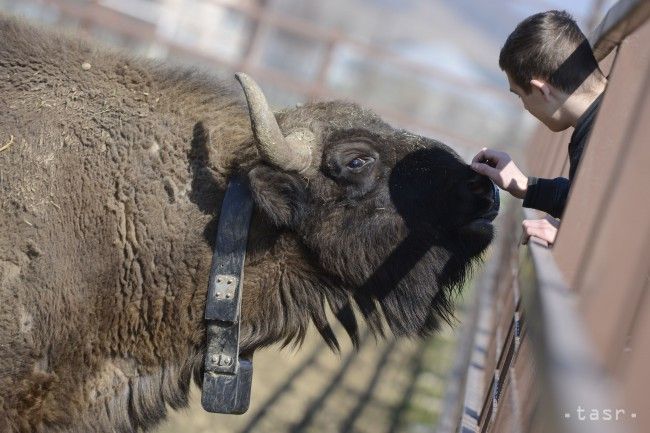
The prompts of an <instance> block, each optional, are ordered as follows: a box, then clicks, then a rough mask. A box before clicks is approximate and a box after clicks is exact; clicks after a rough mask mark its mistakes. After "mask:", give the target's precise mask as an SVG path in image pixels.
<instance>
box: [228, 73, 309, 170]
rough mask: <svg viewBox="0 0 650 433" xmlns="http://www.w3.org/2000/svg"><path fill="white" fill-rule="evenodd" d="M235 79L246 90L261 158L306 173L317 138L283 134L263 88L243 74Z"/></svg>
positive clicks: (284, 168)
mask: <svg viewBox="0 0 650 433" xmlns="http://www.w3.org/2000/svg"><path fill="white" fill-rule="evenodd" d="M235 77H236V78H237V81H239V84H241V86H242V88H243V89H244V94H245V95H246V102H247V103H248V111H249V112H250V118H251V124H252V126H253V135H254V136H255V140H256V141H257V150H258V151H259V152H260V155H261V156H262V158H263V159H264V160H266V161H267V162H269V163H271V164H273V165H275V166H277V167H279V168H281V169H283V170H286V171H297V172H303V171H305V170H306V169H307V168H308V167H309V166H310V165H311V146H310V142H311V141H313V139H314V137H313V133H311V131H308V130H300V131H296V132H293V133H291V134H289V135H288V136H287V137H285V136H284V135H282V131H280V126H279V125H278V122H277V120H276V119H275V116H274V115H273V112H272V111H271V109H270V108H269V105H268V103H267V102H266V98H265V97H264V94H263V93H262V89H260V87H259V86H258V85H257V83H255V81H253V79H252V78H251V77H249V76H248V75H246V74H244V73H243V72H239V73H237V74H235Z"/></svg>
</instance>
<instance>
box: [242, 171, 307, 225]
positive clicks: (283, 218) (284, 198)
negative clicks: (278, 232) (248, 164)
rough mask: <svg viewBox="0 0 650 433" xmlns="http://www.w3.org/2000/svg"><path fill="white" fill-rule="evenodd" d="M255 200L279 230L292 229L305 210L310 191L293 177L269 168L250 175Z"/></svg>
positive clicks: (252, 172)
mask: <svg viewBox="0 0 650 433" xmlns="http://www.w3.org/2000/svg"><path fill="white" fill-rule="evenodd" d="M248 179H249V182H250V187H251V192H252V195H253V201H254V202H255V205H256V206H257V207H258V209H259V210H260V211H261V212H262V213H263V214H265V215H266V216H267V217H268V218H269V219H270V220H271V221H272V222H273V223H274V224H275V225H276V226H278V227H292V226H293V225H294V224H295V223H296V222H297V220H298V219H299V217H300V215H301V214H302V212H304V210H305V205H306V203H307V191H306V190H305V187H304V186H303V184H302V183H301V182H300V180H298V179H297V178H296V177H295V176H294V175H292V174H289V173H285V172H281V171H277V170H276V169H273V168H271V167H268V166H264V165H262V166H259V167H255V168H254V169H252V170H251V171H250V172H249V173H248Z"/></svg>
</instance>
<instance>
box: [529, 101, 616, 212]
mask: <svg viewBox="0 0 650 433" xmlns="http://www.w3.org/2000/svg"><path fill="white" fill-rule="evenodd" d="M602 99H603V95H602V94H601V95H600V96H599V97H598V98H596V100H595V101H594V102H593V103H592V104H591V105H590V106H589V108H587V111H585V112H584V113H583V114H582V116H580V118H579V119H578V121H577V122H576V127H575V130H574V131H573V134H572V135H571V141H570V142H569V178H568V179H567V178H565V177H556V178H555V179H538V178H536V177H529V178H528V190H527V191H526V197H524V203H523V206H524V207H530V208H533V209H539V210H541V211H544V212H546V213H548V214H550V215H552V216H554V217H555V218H560V217H561V216H562V212H564V206H565V205H566V201H567V197H568V196H569V189H570V188H571V181H572V180H573V177H574V175H575V173H576V169H577V168H578V163H579V162H580V157H581V156H582V151H583V150H584V148H585V144H586V143H587V140H588V139H589V133H590V132H591V128H592V127H593V124H594V120H595V119H596V113H598V108H599V107H600V102H601V100H602Z"/></svg>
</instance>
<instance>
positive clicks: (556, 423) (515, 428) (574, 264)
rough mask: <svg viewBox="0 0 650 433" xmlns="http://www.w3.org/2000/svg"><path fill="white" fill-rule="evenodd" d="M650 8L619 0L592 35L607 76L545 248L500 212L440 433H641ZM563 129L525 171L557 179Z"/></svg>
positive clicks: (648, 263)
mask: <svg viewBox="0 0 650 433" xmlns="http://www.w3.org/2000/svg"><path fill="white" fill-rule="evenodd" d="M649 16H650V2H648V1H632V0H629V1H625V0H623V1H620V2H618V3H617V4H616V5H615V6H614V7H612V9H610V11H609V13H608V14H607V16H606V17H605V18H604V20H603V21H602V22H601V24H600V25H599V26H598V27H597V29H596V31H595V32H594V36H593V38H592V45H593V46H594V51H595V53H596V56H597V58H598V59H599V61H600V62H601V68H602V69H603V70H604V72H605V73H606V74H609V83H608V86H607V89H606V94H605V97H604V99H603V102H602V105H601V107H600V110H599V113H598V117H597V119H596V123H595V126H594V129H593V130H592V133H591V137H590V140H589V143H588V145H587V147H586V149H585V151H584V153H583V157H582V160H581V163H580V166H579V168H578V172H577V175H576V178H575V179H574V181H573V186H572V190H571V193H570V197H569V202H568V205H567V208H566V210H565V213H564V216H563V219H562V223H561V228H560V231H559V233H558V237H557V240H556V243H555V246H554V247H553V248H552V249H551V250H549V249H546V248H544V247H541V246H539V245H536V244H534V243H532V244H531V245H530V246H526V247H522V246H520V245H519V234H520V233H521V228H520V227H521V226H520V223H521V220H522V219H523V218H524V217H528V218H531V217H532V215H533V214H532V213H528V212H527V213H526V215H524V214H523V212H522V210H521V207H520V203H515V202H512V203H510V206H509V208H508V210H507V211H506V212H505V213H504V214H503V215H502V216H501V218H502V228H501V232H502V236H501V238H500V241H499V242H498V245H497V246H496V248H495V249H494V251H493V254H492V258H491V260H490V263H489V264H488V266H487V270H486V272H485V274H484V275H483V276H482V277H481V279H480V280H479V282H478V284H480V291H479V292H480V293H481V295H480V296H479V297H478V299H477V303H478V305H477V308H476V317H475V318H474V319H473V321H471V323H475V325H473V326H472V327H471V329H472V330H473V332H472V336H473V338H469V339H468V344H469V347H470V350H467V348H465V351H464V352H462V353H461V355H462V356H460V357H459V359H458V365H457V369H456V372H457V377H456V383H465V385H464V386H462V387H461V388H460V389H461V390H460V392H459V391H458V386H457V387H456V389H453V388H452V391H453V392H452V394H450V398H449V399H448V401H447V404H448V408H449V410H448V411H447V413H448V414H449V416H448V417H447V419H445V420H444V421H443V423H442V424H441V426H440V431H443V432H453V431H458V432H499V433H507V432H554V433H561V432H590V433H593V432H609V433H616V432H639V433H640V432H647V431H649V430H650V399H648V398H647V390H648V389H650V375H649V374H648V372H647V368H648V365H650V297H649V296H647V294H648V288H649V280H650V276H649V269H650V259H649V257H650V146H649V144H650V142H649V140H648V137H650V45H649V44H648V42H650V21H649V20H648V17H649ZM569 136H570V131H568V132H564V133H559V134H553V133H551V132H549V131H548V130H546V129H543V128H540V129H539V131H538V132H537V134H536V135H535V137H534V138H533V140H532V142H531V144H530V147H529V164H528V165H529V166H528V168H529V172H530V173H531V174H534V175H536V176H541V177H555V176H559V175H565V176H566V174H567V172H568V160H567V152H566V150H565V149H566V143H568V141H569ZM458 372H460V373H458Z"/></svg>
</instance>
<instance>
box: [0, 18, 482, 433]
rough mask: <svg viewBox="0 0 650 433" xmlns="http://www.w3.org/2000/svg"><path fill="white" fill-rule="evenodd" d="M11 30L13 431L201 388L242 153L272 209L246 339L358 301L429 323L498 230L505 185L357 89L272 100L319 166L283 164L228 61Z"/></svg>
mask: <svg viewBox="0 0 650 433" xmlns="http://www.w3.org/2000/svg"><path fill="white" fill-rule="evenodd" d="M0 40H1V41H2V44H0V76H1V80H0V144H1V143H3V142H5V141H7V140H9V139H10V138H11V137H13V139H14V141H13V144H12V145H11V146H9V147H8V148H7V149H5V150H4V151H2V152H0V194H1V195H0V205H1V206H0V207H1V211H0V390H2V391H1V393H2V394H1V396H0V431H15V432H31V431H61V430H65V431H79V432H82V431H83V432H89V431H120V432H132V431H136V430H138V429H144V428H147V427H150V426H152V425H154V424H155V423H156V422H157V421H158V420H160V419H162V418H163V417H164V415H165V411H166V407H167V406H170V407H172V408H178V407H181V406H184V405H186V404H187V391H188V387H189V382H190V379H191V377H192V375H193V374H194V377H196V378H200V377H201V368H202V353H203V352H202V351H203V341H204V326H203V322H202V317H203V307H204V302H205V294H206V288H207V278H208V273H209V266H210V259H211V245H212V239H213V238H214V228H215V227H216V221H217V220H218V213H219V206H220V203H221V198H222V195H223V191H224V189H225V185H226V182H227V179H228V178H229V177H230V176H231V175H232V174H233V173H235V172H239V173H245V174H247V175H248V178H249V180H250V184H251V188H252V190H253V194H254V198H255V202H256V206H257V211H256V213H255V215H254V218H253V224H252V231H251V236H250V241H249V247H248V253H247V260H246V265H245V266H246V267H245V269H246V270H245V276H246V278H245V282H244V292H243V306H242V351H243V352H252V351H253V350H255V349H256V348H258V347H262V346H265V345H269V344H272V343H275V342H280V343H283V344H289V343H292V342H294V343H295V342H298V343H299V342H300V341H301V340H302V338H303V337H304V335H305V332H306V329H307V327H308V325H309V323H310V322H312V323H314V325H315V326H316V327H317V329H318V330H319V331H320V332H321V334H322V335H323V337H324V338H325V340H326V341H327V342H328V344H330V345H331V346H332V347H333V348H337V347H338V343H337V340H336V336H335V335H334V334H333V332H332V330H331V328H330V325H329V324H328V322H327V319H326V316H325V309H326V308H330V309H331V310H332V311H333V312H334V314H335V316H336V317H337V318H338V319H339V320H340V321H341V323H342V324H343V325H344V327H345V329H346V331H347V332H348V333H349V335H350V337H351V338H352V339H353V341H356V339H357V338H358V335H357V324H356V320H355V312H354V310H355V308H358V311H360V313H361V315H362V317H364V318H365V319H366V320H367V322H368V324H369V326H370V328H371V330H373V331H374V332H375V333H376V334H381V333H382V332H383V331H382V323H386V324H387V325H388V326H389V327H390V329H391V330H392V331H393V332H394V333H396V334H399V335H404V334H406V335H423V334H426V333H428V332H430V331H432V330H434V329H436V327H437V326H438V323H439V321H440V319H444V318H446V317H448V315H449V314H450V311H451V305H450V301H449V297H448V295H449V291H450V290H451V288H452V287H454V286H455V285H457V284H458V283H459V282H461V281H462V279H463V277H464V275H465V273H466V270H467V268H468V265H469V264H470V262H471V261H472V259H473V258H475V257H476V256H478V255H479V254H480V252H481V251H483V249H484V248H485V247H486V246H487V244H488V243H489V241H490V239H491V236H492V232H491V227H489V226H488V227H487V228H486V227H483V229H482V230H475V229H473V228H472V224H471V223H472V221H474V220H475V219H476V218H478V217H480V215H482V214H483V213H485V212H486V210H488V209H489V208H490V207H491V206H492V202H491V200H490V198H489V193H488V191H489V184H486V183H485V182H484V181H483V180H481V179H477V178H476V176H475V175H473V174H472V172H471V171H470V170H469V169H468V168H467V166H466V165H465V164H463V163H462V162H461V161H460V160H459V159H458V157H457V156H456V155H455V154H454V153H453V151H451V150H450V149H449V148H447V147H446V146H444V145H442V144H440V143H438V142H436V141H434V140H428V139H425V138H422V137H418V136H415V135H412V134H409V133H407V132H405V131H400V130H395V129H393V128H391V127H390V126H388V125H387V124H385V123H384V122H382V121H381V120H380V119H379V118H378V117H377V116H375V115H374V114H372V113H371V112H368V111H366V110H363V109H361V108H359V107H358V106H356V105H354V104H349V103H343V102H331V103H318V104H308V105H306V106H304V107H302V108H296V109H292V110H286V111H283V112H281V113H278V115H277V117H278V120H279V123H280V126H281V127H282V129H283V130H284V131H290V130H292V129H293V128H296V127H303V128H304V127H307V128H310V129H311V130H312V131H313V132H314V133H315V135H316V136H317V137H318V143H317V148H316V149H314V156H315V157H314V161H313V164H312V167H310V169H309V170H308V171H307V172H306V173H305V174H303V175H297V174H295V173H284V172H281V171H279V170H277V169H276V168H273V167H271V166H269V165H267V164H265V163H264V162H263V161H260V159H259V157H258V154H257V151H256V149H255V146H254V142H253V137H252V134H251V129H250V122H249V117H248V111H247V108H246V105H245V101H244V99H243V97H242V95H241V90H240V89H239V88H238V87H237V86H236V84H235V82H234V80H233V82H227V83H221V82H217V81H215V80H214V79H213V78H211V77H210V76H208V75H205V74H201V73H198V72H194V71H190V70H182V69H174V68H171V67H168V66H165V65H160V64H156V63H153V62H148V61H143V60H137V59H132V58H129V57H127V56H125V55H122V54H116V53H111V52H109V51H106V50H104V49H98V48H95V47H93V46H92V45H90V44H88V43H86V42H83V41H79V40H76V39H70V38H67V37H64V36H60V35H56V34H52V33H44V32H41V31H39V30H36V29H34V28H32V27H30V26H28V25H25V24H22V23H20V22H18V21H15V20H13V19H8V18H4V17H0ZM84 63H89V64H90V65H91V67H90V69H88V68H82V64H84ZM359 157H361V159H362V161H363V162H364V165H363V167H361V168H358V167H352V166H353V165H355V164H356V163H352V162H351V160H353V159H355V158H359ZM468 224H469V225H468ZM468 227H470V228H468Z"/></svg>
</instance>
